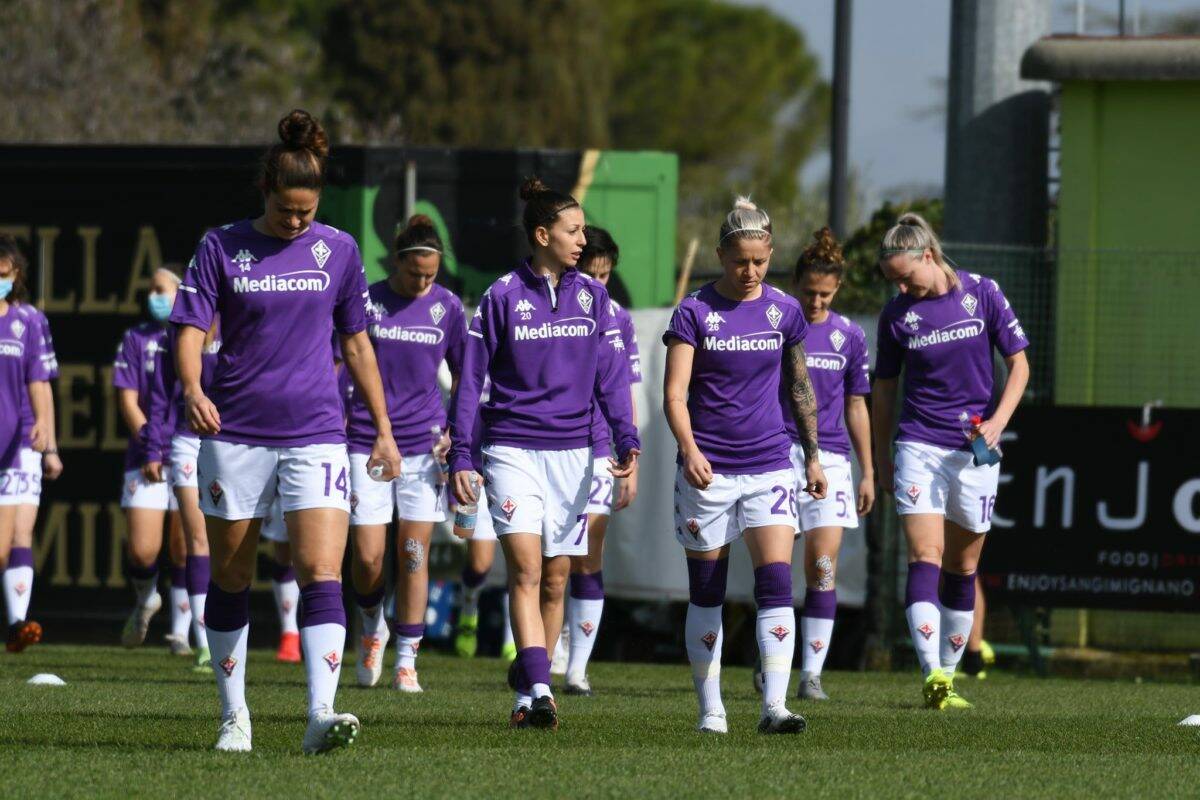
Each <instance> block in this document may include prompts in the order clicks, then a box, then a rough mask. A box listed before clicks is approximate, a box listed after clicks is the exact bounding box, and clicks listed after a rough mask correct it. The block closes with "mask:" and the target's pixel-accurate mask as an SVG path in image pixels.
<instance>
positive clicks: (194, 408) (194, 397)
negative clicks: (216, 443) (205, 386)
mask: <svg viewBox="0 0 1200 800" xmlns="http://www.w3.org/2000/svg"><path fill="white" fill-rule="evenodd" d="M183 410H184V415H185V416H186V417H187V421H188V427H189V428H191V429H192V432H193V433H198V434H200V435H201V436H205V435H207V436H211V435H213V434H216V433H220V432H221V414H220V413H219V412H218V411H217V407H216V406H215V405H213V402H212V401H211V400H209V399H208V398H207V397H205V396H204V394H203V393H202V392H197V393H196V394H184V396H183Z"/></svg>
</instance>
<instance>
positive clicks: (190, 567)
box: [184, 556, 212, 595]
mask: <svg viewBox="0 0 1200 800" xmlns="http://www.w3.org/2000/svg"><path fill="white" fill-rule="evenodd" d="M209 567H210V565H209V559H208V556H188V557H187V566H185V567H184V569H185V570H186V571H187V590H188V594H189V595H197V594H204V593H205V592H207V591H208V582H209V581H210V580H211V579H212V575H211V573H210V568H209Z"/></svg>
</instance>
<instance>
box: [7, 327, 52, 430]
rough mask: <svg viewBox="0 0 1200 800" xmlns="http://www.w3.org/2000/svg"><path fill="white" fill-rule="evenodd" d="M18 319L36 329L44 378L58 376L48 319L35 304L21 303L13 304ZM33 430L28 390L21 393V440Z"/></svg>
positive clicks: (48, 378)
mask: <svg viewBox="0 0 1200 800" xmlns="http://www.w3.org/2000/svg"><path fill="white" fill-rule="evenodd" d="M15 307H16V309H17V313H18V315H19V318H20V319H23V320H24V321H25V324H26V325H28V326H29V327H30V328H31V329H33V330H35V331H37V335H38V337H39V342H38V348H39V350H40V351H41V356H40V358H41V360H42V367H43V369H44V371H45V373H46V380H54V379H55V378H57V377H58V356H57V355H55V353H54V339H53V338H52V337H51V336H50V321H49V320H48V319H46V315H45V314H43V313H42V312H41V311H40V310H39V309H38V308H37V306H31V305H27V304H25V303H22V304H20V305H17V306H15ZM32 431H33V406H32V405H31V404H30V402H29V392H25V393H23V394H22V395H21V441H22V442H28V441H29V434H30V433H31V432H32Z"/></svg>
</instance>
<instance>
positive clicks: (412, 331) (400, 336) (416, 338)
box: [370, 323, 445, 344]
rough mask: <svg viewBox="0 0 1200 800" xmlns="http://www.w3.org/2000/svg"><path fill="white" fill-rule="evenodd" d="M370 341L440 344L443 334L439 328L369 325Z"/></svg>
mask: <svg viewBox="0 0 1200 800" xmlns="http://www.w3.org/2000/svg"><path fill="white" fill-rule="evenodd" d="M370 334H371V338H372V339H383V340H386V341H389V342H411V343H413V344H440V343H441V341H442V338H443V337H444V335H445V334H443V333H442V329H441V328H434V327H431V326H428V325H410V326H408V327H407V328H406V327H403V326H401V325H379V324H378V323H376V324H373V325H371V330H370Z"/></svg>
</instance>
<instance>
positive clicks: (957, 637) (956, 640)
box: [949, 633, 967, 653]
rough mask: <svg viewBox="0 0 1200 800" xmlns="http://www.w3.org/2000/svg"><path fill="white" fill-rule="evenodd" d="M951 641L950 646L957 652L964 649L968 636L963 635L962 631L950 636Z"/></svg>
mask: <svg viewBox="0 0 1200 800" xmlns="http://www.w3.org/2000/svg"><path fill="white" fill-rule="evenodd" d="M949 641H950V646H951V647H953V648H954V652H956V653H957V652H958V651H959V650H961V649H962V646H963V645H964V644H966V643H967V637H965V636H963V635H962V634H961V633H956V634H954V635H953V636H951V637H950V639H949Z"/></svg>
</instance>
